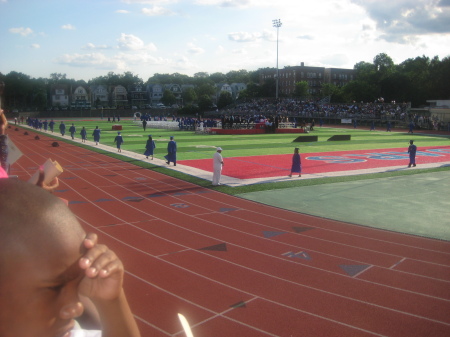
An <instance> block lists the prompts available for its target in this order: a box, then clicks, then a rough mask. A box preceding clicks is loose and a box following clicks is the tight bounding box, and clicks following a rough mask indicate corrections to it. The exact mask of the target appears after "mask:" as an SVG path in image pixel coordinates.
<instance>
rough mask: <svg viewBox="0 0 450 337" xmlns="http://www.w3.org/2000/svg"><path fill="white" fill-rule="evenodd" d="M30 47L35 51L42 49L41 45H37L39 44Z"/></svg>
mask: <svg viewBox="0 0 450 337" xmlns="http://www.w3.org/2000/svg"><path fill="white" fill-rule="evenodd" d="M30 47H31V48H33V49H39V48H41V46H40V45H39V44H37V43H33V44H31V46H30Z"/></svg>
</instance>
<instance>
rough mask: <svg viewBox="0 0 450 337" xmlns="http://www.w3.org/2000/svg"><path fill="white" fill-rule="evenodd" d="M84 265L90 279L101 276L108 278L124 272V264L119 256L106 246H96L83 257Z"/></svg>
mask: <svg viewBox="0 0 450 337" xmlns="http://www.w3.org/2000/svg"><path fill="white" fill-rule="evenodd" d="M81 260H82V263H83V264H84V268H83V267H82V268H83V269H85V270H86V275H87V276H88V277H96V276H97V275H101V276H102V277H106V276H108V275H110V274H111V273H112V272H114V271H116V270H119V269H120V270H122V269H123V266H122V262H121V261H120V260H119V259H118V257H117V255H116V254H115V253H114V252H113V251H112V250H110V249H108V247H107V246H105V245H96V246H95V247H94V248H92V249H90V250H88V251H87V252H86V254H85V255H84V256H83V257H82V259H81Z"/></svg>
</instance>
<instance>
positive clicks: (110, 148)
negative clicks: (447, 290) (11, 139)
mask: <svg viewBox="0 0 450 337" xmlns="http://www.w3.org/2000/svg"><path fill="white" fill-rule="evenodd" d="M26 127H28V126H26ZM28 128H30V127H28ZM30 129H32V128H30ZM32 130H33V131H35V132H36V130H34V129H32ZM344 130H345V129H344ZM42 133H43V134H44V135H45V134H47V133H44V132H42ZM56 136H58V137H59V138H63V137H61V136H59V135H58V134H57V135H56ZM66 139H67V138H66ZM75 139H76V140H77V141H78V142H80V141H81V140H79V139H78V138H75ZM92 143H93V142H92ZM92 147H98V146H95V145H93V146H92ZM103 147H105V148H104V149H103V150H104V151H106V152H110V153H116V151H114V147H112V146H107V145H103ZM124 151H126V150H124ZM128 152H130V153H131V154H134V155H137V154H136V153H135V152H131V151H128ZM130 158H133V159H138V160H140V161H145V160H143V159H141V158H142V156H140V157H139V158H136V157H135V156H132V157H130ZM156 159H157V158H156ZM157 160H159V161H162V162H164V161H163V160H160V159H157ZM449 164H450V162H449ZM161 166H165V165H161ZM179 166H180V167H181V166H183V165H179ZM165 167H167V166H165ZM200 171H202V172H206V171H203V170H200ZM209 174H210V175H211V173H209ZM170 186H172V185H170ZM195 186H197V185H195ZM243 200H246V201H247V202H250V200H247V199H243ZM266 206H267V207H273V208H276V207H274V206H270V205H266ZM285 211H288V212H292V213H299V212H295V211H291V210H285ZM302 214H303V215H304V216H308V217H312V218H320V217H318V216H313V215H310V214H306V213H302ZM268 216H270V215H268ZM276 219H278V218H276ZM322 219H326V220H328V221H331V222H336V223H341V224H345V225H349V226H358V227H361V226H360V225H355V224H351V223H346V222H342V221H338V220H334V219H327V218H322ZM286 221H289V220H286ZM317 228H320V227H317ZM322 229H323V230H329V231H333V232H338V233H341V232H339V231H334V230H330V229H326V228H322ZM366 229H370V230H374V231H385V230H383V229H379V228H373V227H366ZM343 233H345V232H343ZM392 233H393V234H396V235H401V236H411V234H405V233H396V232H392ZM345 234H347V235H352V236H357V237H360V236H358V235H355V234H349V233H345ZM421 238H422V239H428V240H436V239H432V238H426V237H421ZM372 240H377V241H381V242H389V243H392V242H391V241H384V240H379V239H372ZM394 244H398V245H403V246H407V247H412V246H408V245H404V244H399V243H394ZM413 248H416V249H417V247H415V246H414V247H413ZM419 249H424V248H419ZM430 251H434V250H430ZM437 252H440V251H437ZM442 253H444V254H447V253H446V252H442Z"/></svg>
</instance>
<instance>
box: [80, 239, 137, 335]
mask: <svg viewBox="0 0 450 337" xmlns="http://www.w3.org/2000/svg"><path fill="white" fill-rule="evenodd" d="M84 246H85V247H86V248H87V252H86V254H85V255H84V256H83V257H82V258H81V259H80V267H81V268H82V269H84V270H85V277H84V278H83V280H82V281H81V283H80V285H79V292H80V294H81V295H83V296H86V297H88V298H90V299H91V300H92V302H93V303H94V305H95V306H96V308H97V310H98V314H99V317H100V322H101V325H102V336H103V337H123V336H127V337H140V332H139V329H138V327H137V324H136V321H135V319H134V317H133V314H132V313H131V309H130V307H129V305H128V301H127V299H126V296H125V292H124V290H123V287H122V285H123V275H124V268H123V264H122V261H120V259H119V258H118V257H117V255H116V254H115V253H114V252H113V251H111V250H110V249H109V248H108V247H106V246H105V245H100V244H97V235H95V234H88V236H87V237H86V239H85V241H84Z"/></svg>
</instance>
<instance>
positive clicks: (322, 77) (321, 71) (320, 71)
mask: <svg viewBox="0 0 450 337" xmlns="http://www.w3.org/2000/svg"><path fill="white" fill-rule="evenodd" d="M354 74H355V71H354V69H341V68H324V67H308V66H305V64H304V63H303V62H302V63H301V65H300V66H289V67H285V68H283V69H279V70H278V77H279V78H278V90H279V92H280V94H281V95H285V96H290V95H292V94H293V93H294V92H295V84H296V83H297V82H302V81H306V82H307V83H308V86H309V93H310V94H311V95H318V94H320V91H321V88H322V85H323V84H324V83H330V84H334V85H336V86H338V87H342V86H344V85H346V84H347V83H348V82H350V81H352V80H353V79H354V76H355V75H354ZM276 77H277V70H276V69H266V70H262V71H261V73H260V84H263V83H264V82H265V81H266V80H267V79H269V78H270V79H275V80H276Z"/></svg>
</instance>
